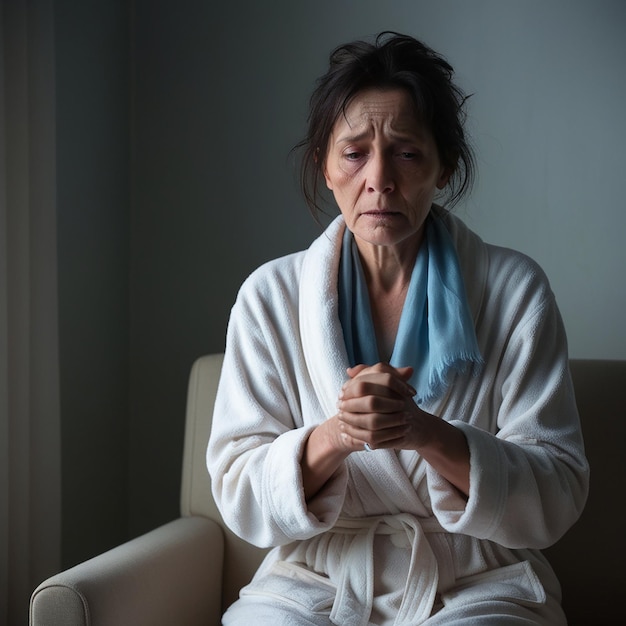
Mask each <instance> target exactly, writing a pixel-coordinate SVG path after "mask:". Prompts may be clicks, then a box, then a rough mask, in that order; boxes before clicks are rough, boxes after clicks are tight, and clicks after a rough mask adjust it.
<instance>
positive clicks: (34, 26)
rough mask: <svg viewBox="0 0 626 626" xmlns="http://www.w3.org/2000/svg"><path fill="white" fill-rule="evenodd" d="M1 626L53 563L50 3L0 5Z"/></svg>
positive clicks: (12, 619) (55, 381)
mask: <svg viewBox="0 0 626 626" xmlns="http://www.w3.org/2000/svg"><path fill="white" fill-rule="evenodd" d="M0 35H1V37H2V42H1V43H2V45H1V47H0V623H1V624H11V625H12V626H19V625H22V624H27V623H28V601H29V597H30V594H31V592H32V591H33V589H34V587H35V586H36V585H37V584H38V583H39V582H40V581H41V580H43V579H44V578H46V577H47V576H49V575H50V574H51V573H53V572H55V571H58V569H59V567H60V537H61V534H60V524H61V494H60V485H61V461H60V458H61V450H60V408H59V372H58V369H59V368H58V324H57V278H56V267H57V262H56V210H55V201H56V192H55V98H54V91H55V89H54V21H53V2H52V0H8V1H5V2H2V3H1V4H0Z"/></svg>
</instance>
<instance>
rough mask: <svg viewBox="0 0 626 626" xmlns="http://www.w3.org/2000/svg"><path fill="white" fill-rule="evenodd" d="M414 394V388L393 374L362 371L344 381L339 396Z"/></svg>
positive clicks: (400, 396)
mask: <svg viewBox="0 0 626 626" xmlns="http://www.w3.org/2000/svg"><path fill="white" fill-rule="evenodd" d="M414 395H415V389H413V387H411V385H410V384H409V383H407V382H405V381H404V380H402V379H401V378H399V377H398V376H396V375H395V374H391V373H367V374H366V373H363V374H361V375H359V376H357V377H356V378H353V379H351V380H348V381H346V383H345V384H344V385H343V387H342V389H341V393H340V398H341V399H343V398H358V397H363V396H381V397H398V398H404V399H406V398H409V397H413V396H414Z"/></svg>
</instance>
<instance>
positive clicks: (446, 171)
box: [437, 167, 454, 189]
mask: <svg viewBox="0 0 626 626" xmlns="http://www.w3.org/2000/svg"><path fill="white" fill-rule="evenodd" d="M453 171H454V170H453V169H452V168H451V167H444V168H442V170H441V174H440V176H439V180H438V181H437V189H443V188H444V187H445V186H446V185H447V184H448V181H449V180H450V176H452V173H453Z"/></svg>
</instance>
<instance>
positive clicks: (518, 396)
mask: <svg viewBox="0 0 626 626" xmlns="http://www.w3.org/2000/svg"><path fill="white" fill-rule="evenodd" d="M497 260H498V262H499V263H500V264H501V268H502V269H498V271H497V272H496V273H495V275H494V276H493V277H492V279H491V285H489V286H488V289H487V291H486V294H485V298H486V299H487V303H486V304H485V306H484V318H483V320H482V322H481V325H482V328H483V329H485V328H486V329H488V330H485V331H484V332H481V335H482V336H483V337H484V336H489V337H492V338H491V339H489V340H485V341H484V343H485V345H486V346H488V347H489V354H486V355H485V356H486V364H485V374H484V376H483V379H484V381H485V382H484V383H483V384H484V385H485V387H488V388H489V389H490V392H489V393H488V394H485V396H484V397H485V398H487V399H483V401H482V402H480V403H478V404H479V406H480V408H479V413H478V414H477V415H473V416H472V415H471V410H470V411H468V413H469V414H470V415H469V416H461V415H459V416H458V419H455V420H451V422H452V423H453V424H454V425H455V426H457V427H458V428H460V429H461V430H463V432H464V433H465V435H466V438H467V441H468V444H469V448H470V494H469V497H468V499H467V500H465V499H464V498H461V497H460V496H459V494H458V492H456V491H455V490H454V488H452V487H451V485H449V484H448V483H447V481H445V480H444V479H443V478H442V477H441V476H439V475H438V474H436V473H435V472H434V471H432V469H429V481H430V482H429V485H430V491H431V496H432V499H433V510H434V512H435V515H436V516H437V517H438V519H439V520H440V522H441V523H442V524H443V526H444V527H445V528H446V530H448V531H450V532H456V533H463V534H467V535H471V536H474V537H477V538H479V539H488V540H491V541H494V542H497V543H499V544H501V545H504V546H506V547H509V548H539V549H540V548H545V547H547V546H549V545H551V544H553V543H554V542H555V541H557V540H558V539H559V538H560V537H561V536H562V535H563V534H564V533H565V531H567V530H568V528H570V526H571V525H572V524H573V523H574V522H575V521H576V519H578V517H579V515H580V513H581V512H582V509H583V507H584V504H585V501H586V497H587V492H588V474H589V468H588V464H587V461H586V458H585V455H584V446H583V441H582V435H581V430H580V423H579V418H578V412H577V409H576V403H575V398H574V391H573V386H572V382H571V378H570V374H569V365H568V354H567V343H566V337H565V331H564V328H563V322H562V320H561V316H560V314H559V311H558V308H557V305H556V302H555V299H554V295H553V293H552V291H551V289H550V287H549V284H548V281H547V278H546V277H545V275H544V274H543V272H542V271H541V269H540V268H539V267H538V266H537V265H536V264H534V263H533V262H532V261H531V260H530V259H528V258H526V257H523V256H522V255H517V256H515V257H513V259H511V258H510V255H504V256H503V258H500V259H497ZM511 261H512V262H511ZM511 266H512V268H513V269H511ZM487 381H489V382H487ZM489 425H491V427H490V426H489Z"/></svg>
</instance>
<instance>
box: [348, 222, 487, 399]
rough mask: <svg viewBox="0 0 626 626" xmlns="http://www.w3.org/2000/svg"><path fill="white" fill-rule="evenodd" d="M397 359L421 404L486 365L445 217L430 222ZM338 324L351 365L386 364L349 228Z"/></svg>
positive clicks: (400, 333) (410, 291)
mask: <svg viewBox="0 0 626 626" xmlns="http://www.w3.org/2000/svg"><path fill="white" fill-rule="evenodd" d="M425 227H426V233H425V237H424V241H423V243H422V245H421V247H420V250H419V252H418V255H417V259H416V260H415V266H414V268H413V273H412V274H411V282H410V283H409V288H408V291H407V295H406V299H405V302H404V307H403V309H402V315H401V317H400V324H399V326H398V333H397V336H396V342H395V345H394V348H393V354H392V355H391V359H390V360H389V363H390V364H391V365H393V366H394V367H402V366H407V365H409V366H411V367H413V369H414V372H413V376H412V378H411V380H410V383H411V385H413V387H414V388H415V389H416V390H417V394H416V396H415V401H416V402H417V403H418V404H422V403H426V402H430V401H432V400H435V399H437V398H439V397H440V396H441V395H442V394H443V393H444V392H445V391H446V389H447V387H448V385H449V384H450V382H451V379H452V376H453V375H454V374H455V373H457V372H465V371H467V370H468V368H469V367H471V366H472V364H474V363H477V364H480V363H482V357H481V354H480V350H479V349H478V342H477V340H476V332H475V330H474V323H473V320H472V316H471V313H470V310H469V306H468V304H467V298H466V295H465V285H464V283H463V276H462V275H461V269H460V267H459V260H458V257H457V254H456V249H455V247H454V243H453V241H452V238H451V237H450V234H449V233H448V230H447V229H446V227H445V225H444V224H443V222H442V221H441V219H440V218H438V217H437V216H435V215H433V214H432V212H431V214H430V215H429V216H428V218H427V220H426V225H425ZM338 289H339V319H340V321H341V326H342V329H343V335H344V340H345V343H346V350H347V353H348V359H349V361H350V365H351V366H354V365H357V364H359V363H365V364H367V365H373V364H375V363H378V362H379V361H380V360H381V359H380V357H379V354H378V347H377V344H376V333H375V331H374V323H373V321H372V313H371V309H370V304H369V294H368V290H367V283H366V281H365V276H364V274H363V267H362V266H361V260H360V257H359V252H358V249H357V246H356V243H355V241H354V236H353V235H352V233H351V232H350V231H349V230H348V229H347V228H346V231H345V234H344V238H343V246H342V252H341V263H340V266H339V285H338Z"/></svg>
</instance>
